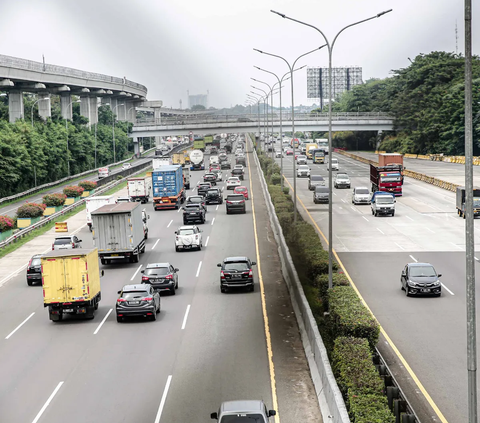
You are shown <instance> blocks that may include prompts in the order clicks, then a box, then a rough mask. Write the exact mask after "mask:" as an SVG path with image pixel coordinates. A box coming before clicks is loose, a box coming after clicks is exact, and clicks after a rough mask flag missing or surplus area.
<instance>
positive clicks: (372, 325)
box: [328, 286, 380, 348]
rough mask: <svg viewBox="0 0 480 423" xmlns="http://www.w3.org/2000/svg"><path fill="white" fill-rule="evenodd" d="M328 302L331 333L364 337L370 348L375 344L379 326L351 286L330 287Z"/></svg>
mask: <svg viewBox="0 0 480 423" xmlns="http://www.w3.org/2000/svg"><path fill="white" fill-rule="evenodd" d="M328 303H329V305H330V324H331V330H332V333H334V334H335V335H336V336H356V337H358V338H366V339H367V340H368V342H369V344H370V346H371V347H372V348H373V347H374V346H375V345H376V344H377V342H378V336H379V333H380V326H379V324H378V322H377V321H376V320H375V318H374V317H373V316H372V314H371V313H370V311H369V310H368V309H367V308H366V307H365V306H364V305H363V303H362V302H361V301H360V298H359V297H358V295H357V293H356V292H355V291H354V289H353V288H352V287H351V286H337V287H334V288H332V289H330V290H329V291H328Z"/></svg>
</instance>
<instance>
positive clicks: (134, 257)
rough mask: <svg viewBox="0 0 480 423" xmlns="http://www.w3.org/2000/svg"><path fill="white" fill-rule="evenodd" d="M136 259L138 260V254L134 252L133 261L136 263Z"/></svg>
mask: <svg viewBox="0 0 480 423" xmlns="http://www.w3.org/2000/svg"><path fill="white" fill-rule="evenodd" d="M138 260H139V258H138V254H135V255H134V256H133V262H134V263H138Z"/></svg>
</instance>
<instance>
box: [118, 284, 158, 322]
mask: <svg viewBox="0 0 480 423" xmlns="http://www.w3.org/2000/svg"><path fill="white" fill-rule="evenodd" d="M118 293H119V294H120V297H118V299H117V305H116V307H115V310H116V313H117V322H122V321H123V320H124V318H125V317H133V316H144V317H150V319H151V320H157V313H160V294H159V293H158V292H156V291H155V290H154V289H153V288H152V286H151V285H143V284H139V285H125V286H124V287H123V289H122V290H121V291H118Z"/></svg>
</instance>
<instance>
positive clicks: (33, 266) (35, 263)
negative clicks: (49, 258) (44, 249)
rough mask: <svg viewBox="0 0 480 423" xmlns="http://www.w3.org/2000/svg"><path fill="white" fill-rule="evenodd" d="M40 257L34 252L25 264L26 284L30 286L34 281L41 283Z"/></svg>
mask: <svg viewBox="0 0 480 423" xmlns="http://www.w3.org/2000/svg"><path fill="white" fill-rule="evenodd" d="M40 257H42V256H41V255H40V254H35V255H34V256H33V257H32V258H31V259H30V261H29V262H28V265H27V284H28V286H32V285H33V284H34V283H35V282H38V283H40V284H41V283H42V261H41V260H40Z"/></svg>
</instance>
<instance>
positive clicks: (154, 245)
mask: <svg viewBox="0 0 480 423" xmlns="http://www.w3.org/2000/svg"><path fill="white" fill-rule="evenodd" d="M159 241H160V239H157V242H155V244H153V247H152V250H153V249H154V248H155V247H156V246H157V244H158V242H159Z"/></svg>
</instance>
